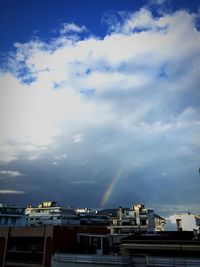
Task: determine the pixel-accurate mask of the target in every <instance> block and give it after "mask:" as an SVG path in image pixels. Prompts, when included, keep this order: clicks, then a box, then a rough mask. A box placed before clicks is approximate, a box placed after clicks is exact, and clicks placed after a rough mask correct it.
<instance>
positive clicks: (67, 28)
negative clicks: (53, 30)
mask: <svg viewBox="0 0 200 267" xmlns="http://www.w3.org/2000/svg"><path fill="white" fill-rule="evenodd" d="M86 31H87V28H86V27H85V26H81V27H80V26H78V25H76V24H74V23H63V28H62V29H61V30H60V33H61V34H65V33H70V32H74V33H81V32H86Z"/></svg>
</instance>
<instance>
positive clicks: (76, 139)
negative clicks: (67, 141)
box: [72, 134, 83, 143]
mask: <svg viewBox="0 0 200 267" xmlns="http://www.w3.org/2000/svg"><path fill="white" fill-rule="evenodd" d="M72 140H73V143H80V142H82V141H83V134H75V135H73V136H72Z"/></svg>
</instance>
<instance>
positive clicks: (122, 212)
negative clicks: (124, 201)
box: [108, 204, 155, 234]
mask: <svg viewBox="0 0 200 267" xmlns="http://www.w3.org/2000/svg"><path fill="white" fill-rule="evenodd" d="M108 228H109V229H110V233H111V234H125V233H134V232H153V231H154V228H155V220H154V211H153V210H152V209H147V208H145V207H144V205H141V204H136V205H133V206H132V207H131V208H121V207H120V208H119V209H118V211H117V216H116V217H111V218H110V219H109V226H108Z"/></svg>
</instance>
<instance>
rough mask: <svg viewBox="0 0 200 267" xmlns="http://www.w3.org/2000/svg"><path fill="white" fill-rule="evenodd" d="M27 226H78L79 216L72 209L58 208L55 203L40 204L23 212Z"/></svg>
mask: <svg viewBox="0 0 200 267" xmlns="http://www.w3.org/2000/svg"><path fill="white" fill-rule="evenodd" d="M25 213H26V215H27V224H28V225H30V226H39V225H79V224H80V220H79V216H78V215H77V214H76V212H75V210H74V209H72V208H65V207H61V206H58V205H57V204H56V202H52V201H49V202H42V203H41V204H39V205H38V206H37V207H28V208H27V209H26V211H25Z"/></svg>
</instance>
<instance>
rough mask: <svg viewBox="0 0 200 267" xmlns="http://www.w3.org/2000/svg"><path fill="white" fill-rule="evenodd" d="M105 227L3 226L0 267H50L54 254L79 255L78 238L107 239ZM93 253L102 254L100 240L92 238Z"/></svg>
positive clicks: (0, 236) (0, 237)
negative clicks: (90, 236)
mask: <svg viewBox="0 0 200 267" xmlns="http://www.w3.org/2000/svg"><path fill="white" fill-rule="evenodd" d="M107 233H108V230H107V228H106V227H103V226H100V227H98V226H85V225H84V226H81V225H60V226H55V225H42V226H37V227H35V226H24V227H0V267H8V266H20V267H22V266H25V267H51V260H52V256H53V255H54V254H55V253H68V254H69V253H76V254H77V253H80V252H82V247H81V246H80V243H78V235H80V234H87V235H96V237H98V236H105V235H106V234H107ZM92 247H93V253H96V252H97V250H98V251H99V245H98V239H95V238H94V239H93V242H92V246H91V248H92Z"/></svg>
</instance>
